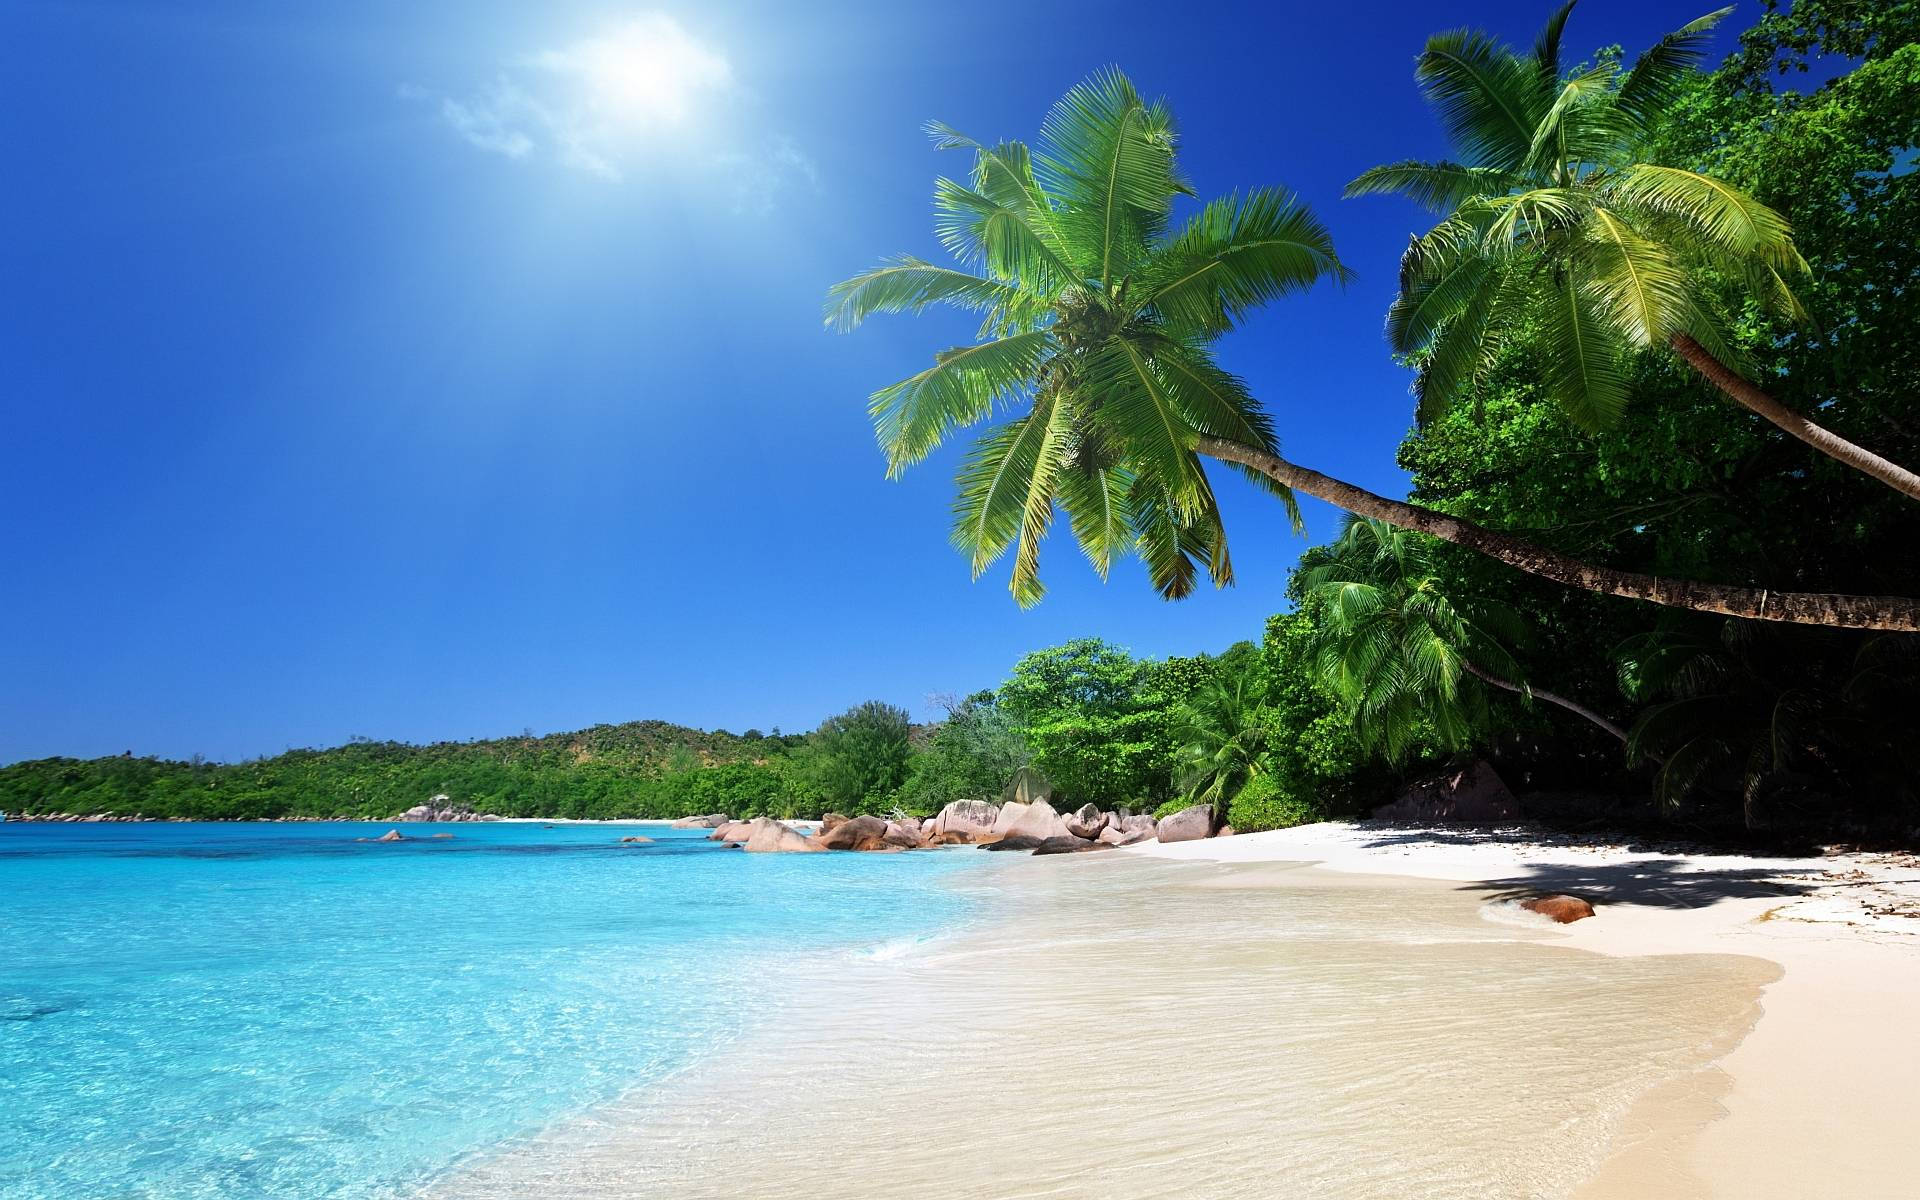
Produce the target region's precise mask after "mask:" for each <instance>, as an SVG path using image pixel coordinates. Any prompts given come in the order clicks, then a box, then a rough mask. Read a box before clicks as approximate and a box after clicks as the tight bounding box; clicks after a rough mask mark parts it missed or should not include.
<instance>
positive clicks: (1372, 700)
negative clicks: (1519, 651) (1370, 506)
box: [1298, 520, 1627, 759]
mask: <svg viewBox="0 0 1920 1200" xmlns="http://www.w3.org/2000/svg"><path fill="white" fill-rule="evenodd" d="M1298 582H1299V585H1300V588H1301V589H1302V592H1303V594H1304V595H1305V596H1306V597H1307V598H1308V599H1309V600H1311V601H1313V602H1316V603H1318V604H1319V605H1321V612H1322V620H1321V621H1320V622H1318V623H1317V624H1316V625H1315V627H1314V634H1313V640H1312V648H1313V662H1314V669H1315V672H1316V674H1318V675H1319V677H1320V679H1321V681H1322V682H1323V683H1325V684H1326V686H1327V687H1328V689H1329V690H1330V691H1332V692H1333V693H1334V695H1336V696H1338V697H1339V698H1340V699H1341V700H1342V701H1344V702H1345V703H1346V705H1347V707H1348V709H1349V711H1351V712H1352V713H1353V715H1354V718H1355V727H1356V728H1357V730H1358V731H1359V733H1360V734H1361V736H1362V738H1363V739H1365V740H1366V741H1368V742H1369V743H1371V744H1373V745H1376V746H1378V747H1380V748H1381V749H1383V750H1384V751H1385V752H1386V754H1387V756H1388V757H1389V758H1395V759H1397V758H1401V757H1403V756H1405V754H1406V753H1407V751H1408V750H1410V749H1412V748H1413V747H1414V746H1415V745H1417V744H1418V743H1420V742H1422V741H1424V740H1427V739H1429V738H1430V739H1431V740H1433V741H1434V742H1437V743H1438V744H1439V745H1440V746H1441V747H1442V748H1444V749H1448V750H1457V749H1463V748H1465V747H1467V746H1468V745H1470V744H1472V742H1473V741H1474V739H1475V737H1476V736H1477V735H1478V734H1479V732H1480V731H1482V730H1484V729H1485V728H1486V727H1487V725H1488V724H1489V720H1490V717H1491V709H1490V707H1489V705H1488V703H1487V702H1488V699H1489V697H1488V694H1487V691H1486V687H1493V688H1498V689H1500V690H1502V691H1507V692H1513V693H1515V694H1517V695H1519V696H1520V697H1521V699H1522V700H1523V701H1525V702H1529V703H1530V702H1531V701H1533V700H1535V699H1539V700H1544V701H1546V702H1547V703H1549V704H1554V705H1558V706H1559V707H1561V708H1563V709H1566V710H1567V711H1568V712H1570V713H1573V714H1575V715H1576V716H1579V717H1580V718H1582V719H1583V720H1586V721H1589V722H1591V723H1592V724H1594V725H1596V726H1598V727H1599V728H1601V729H1604V730H1606V731H1607V733H1608V734H1610V735H1611V736H1613V737H1614V738H1616V739H1618V740H1619V741H1621V742H1623V743H1624V742H1625V741H1626V740H1627V734H1626V731H1625V730H1623V729H1621V728H1620V727H1619V726H1618V725H1616V724H1614V723H1613V722H1612V721H1609V720H1607V719H1606V718H1605V717H1603V716H1601V715H1600V714H1599V713H1597V712H1594V711H1593V710H1592V709H1590V708H1588V707H1586V706H1585V705H1583V704H1581V703H1580V702H1578V701H1576V700H1571V699H1568V698H1567V697H1565V696H1561V695H1558V694H1557V693H1554V692H1549V691H1547V690H1546V689H1545V688H1538V687H1533V686H1531V685H1529V684H1528V683H1527V682H1526V677H1525V675H1524V674H1523V672H1522V669H1521V666H1520V663H1519V660H1518V659H1516V658H1515V657H1514V654H1513V651H1512V646H1514V645H1515V644H1516V643H1518V642H1519V641H1520V640H1521V639H1523V638H1524V637H1525V634H1526V631H1525V627H1524V625H1523V623H1522V622H1521V620H1520V618H1519V617H1518V616H1517V615H1516V614H1515V613H1514V612H1513V610H1512V609H1510V608H1508V607H1506V606H1505V605H1503V604H1501V603H1499V602H1498V601H1495V600H1492V599H1488V598H1486V597H1478V596H1462V595H1458V594H1453V595H1449V594H1448V591H1447V589H1446V584H1445V581H1444V580H1443V578H1442V576H1441V573H1440V571H1439V568H1438V565H1437V564H1436V562H1435V561H1434V558H1433V554H1432V542H1431V540H1430V539H1428V538H1424V537H1421V536H1420V535H1419V534H1414V533H1408V532H1407V531H1406V530H1403V529H1396V528H1394V527H1393V526H1391V525H1389V524H1387V523H1386V522H1384V521H1369V520H1350V521H1349V522H1348V523H1347V526H1346V528H1345V529H1344V530H1343V531H1342V532H1341V534H1340V536H1339V537H1338V538H1337V539H1335V540H1334V542H1333V543H1332V544H1331V545H1328V546H1321V547H1315V548H1314V549H1313V550H1310V551H1308V552H1307V554H1306V556H1305V557H1304V558H1303V559H1302V560H1301V573H1300V578H1299V581H1298ZM1481 685H1486V687H1483V686H1481Z"/></svg>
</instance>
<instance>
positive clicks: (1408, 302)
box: [1387, 243, 1498, 354]
mask: <svg viewBox="0 0 1920 1200" xmlns="http://www.w3.org/2000/svg"><path fill="white" fill-rule="evenodd" d="M1416 244H1417V243H1416ZM1411 253H1412V252H1411V250H1410V251H1409V257H1410V256H1411ZM1405 263H1406V259H1405V258H1403V259H1402V264H1403V269H1402V271H1401V283H1400V293H1399V295H1397V296H1395V297H1394V300H1393V304H1392V305H1391V306H1389V307H1388V309H1387V344H1388V345H1390V346H1392V347H1393V349H1394V352H1395V353H1398V354H1412V353H1413V352H1414V351H1416V350H1419V349H1420V348H1421V347H1423V346H1425V345H1426V344H1427V343H1428V342H1431V341H1432V340H1433V339H1434V337H1435V335H1436V334H1438V333H1439V331H1440V329H1441V327H1442V326H1444V325H1446V324H1447V323H1448V322H1450V321H1454V320H1456V319H1459V318H1460V317H1461V316H1462V315H1464V314H1466V313H1467V312H1468V310H1469V309H1470V308H1472V307H1474V306H1475V304H1476V302H1478V301H1480V300H1482V299H1483V293H1484V292H1485V291H1486V289H1487V285H1488V284H1489V283H1494V284H1497V283H1498V280H1497V279H1496V278H1495V276H1496V274H1497V272H1498V267H1496V266H1495V265H1494V264H1493V263H1492V262H1491V261H1489V260H1488V259H1487V258H1486V257H1484V256H1482V255H1478V254H1457V255H1453V256H1452V257H1451V259H1450V260H1447V261H1439V262H1434V263H1432V264H1431V265H1430V266H1428V267H1426V268H1425V269H1415V270H1407V269H1405Z"/></svg>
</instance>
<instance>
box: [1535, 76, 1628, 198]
mask: <svg viewBox="0 0 1920 1200" xmlns="http://www.w3.org/2000/svg"><path fill="white" fill-rule="evenodd" d="M1613 79H1614V73H1613V67H1612V65H1611V64H1608V63H1602V64H1601V65H1599V66H1596V67H1589V68H1588V69H1587V70H1585V71H1582V72H1581V73H1580V74H1578V75H1575V76H1574V77H1572V78H1571V79H1569V80H1567V81H1566V82H1565V83H1564V84H1561V85H1559V87H1558V89H1557V93H1556V94H1555V95H1554V99H1553V103H1552V105H1551V106H1550V107H1549V108H1548V109H1547V111H1546V114H1545V115H1544V116H1542V117H1541V118H1540V123H1539V124H1538V125H1537V126H1535V127H1534V131H1533V141H1532V143H1531V144H1530V145H1529V146H1528V147H1527V166H1528V167H1529V168H1530V169H1531V170H1532V171H1533V172H1535V173H1536V174H1538V175H1541V176H1545V177H1549V178H1552V177H1556V176H1559V177H1562V178H1564V177H1565V176H1566V174H1567V173H1568V171H1569V169H1570V167H1571V165H1572V164H1576V163H1582V162H1590V161H1592V160H1593V159H1594V158H1595V157H1596V156H1598V155H1600V154H1604V153H1605V152H1606V151H1607V150H1608V149H1610V148H1612V147H1614V146H1617V145H1618V144H1619V140H1620V139H1619V137H1618V136H1617V134H1616V133H1615V131H1614V125H1615V121H1614V120H1613V111H1614V110H1613V106H1612V105H1611V104H1603V103H1598V102H1600V101H1604V100H1605V99H1606V98H1607V97H1608V95H1609V94H1610V93H1611V91H1612V88H1613Z"/></svg>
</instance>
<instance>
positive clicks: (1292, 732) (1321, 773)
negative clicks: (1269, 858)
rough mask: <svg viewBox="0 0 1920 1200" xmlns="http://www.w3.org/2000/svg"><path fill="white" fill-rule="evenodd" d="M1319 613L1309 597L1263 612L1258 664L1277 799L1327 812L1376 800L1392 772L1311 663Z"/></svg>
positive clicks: (1361, 806) (1350, 809) (1336, 812)
mask: <svg viewBox="0 0 1920 1200" xmlns="http://www.w3.org/2000/svg"><path fill="white" fill-rule="evenodd" d="M1321 619H1322V614H1321V613H1320V612H1319V606H1318V604H1317V603H1315V602H1313V601H1307V602H1305V603H1304V604H1303V605H1302V606H1301V607H1300V608H1298V609H1296V610H1295V611H1293V612H1286V613H1278V614H1276V615H1274V616H1272V617H1269V618H1268V619H1267V628H1266V634H1265V637H1264V638H1263V639H1262V640H1261V644H1260V656H1259V664H1260V669H1261V670H1262V672H1263V673H1264V675H1265V678H1266V681H1267V687H1266V704H1267V713H1268V735H1267V764H1268V765H1267V770H1266V775H1267V777H1268V779H1269V780H1271V782H1272V784H1273V788H1274V795H1275V797H1276V803H1284V804H1286V805H1288V806H1291V807H1293V808H1297V809H1299V810H1300V811H1311V812H1313V813H1315V814H1317V816H1319V817H1330V816H1341V815H1345V814H1348V813H1352V812H1356V811H1360V810H1362V809H1365V808H1367V807H1370V806H1371V805H1373V804H1378V803H1380V802H1382V801H1383V800H1384V799H1385V798H1386V793H1387V792H1388V790H1389V788H1390V787H1391V785H1392V783H1393V778H1394V774H1393V772H1392V771H1391V770H1390V769H1388V768H1387V766H1386V765H1385V763H1384V762H1383V761H1382V760H1381V759H1380V758H1379V757H1378V756H1377V755H1375V754H1374V753H1373V752H1372V751H1371V750H1370V749H1369V748H1368V747H1367V745H1366V743H1365V742H1364V741H1362V739H1361V737H1360V735H1359V734H1358V733H1357V732H1356V731H1355V730H1354V727H1353V719H1352V718H1351V717H1350V716H1349V715H1348V714H1347V711H1346V708H1345V706H1344V705H1343V704H1342V703H1341V702H1340V700H1339V699H1338V698H1337V697H1336V696H1335V695H1334V694H1333V693H1332V692H1331V691H1330V690H1329V689H1328V688H1327V687H1326V686H1325V684H1324V683H1323V682H1322V681H1321V677H1320V673H1319V670H1318V667H1317V665H1316V663H1315V653H1316V650H1315V644H1316V627H1317V623H1318V621H1319V620H1321ZM1228 811H1229V812H1231V811H1232V809H1231V807H1229V809H1228ZM1234 828H1236V829H1238V828H1239V826H1238V825H1236V826H1235V827H1234Z"/></svg>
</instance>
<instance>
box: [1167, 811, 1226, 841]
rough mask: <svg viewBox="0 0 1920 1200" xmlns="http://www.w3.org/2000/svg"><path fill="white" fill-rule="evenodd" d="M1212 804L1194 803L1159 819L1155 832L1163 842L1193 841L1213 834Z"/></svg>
mask: <svg viewBox="0 0 1920 1200" xmlns="http://www.w3.org/2000/svg"><path fill="white" fill-rule="evenodd" d="M1213 830H1214V825H1213V806H1212V805H1211V804H1195V805H1193V806H1192V807H1189V808H1183V809H1181V810H1180V811H1179V812H1177V813H1174V814H1173V815H1172V816H1170V817H1168V818H1167V819H1166V820H1164V821H1161V822H1160V824H1159V825H1158V826H1157V827H1156V830H1155V832H1157V833H1158V834H1159V837H1160V840H1161V841H1163V842H1193V841H1198V840H1199V839H1201V838H1205V837H1212V836H1213Z"/></svg>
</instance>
